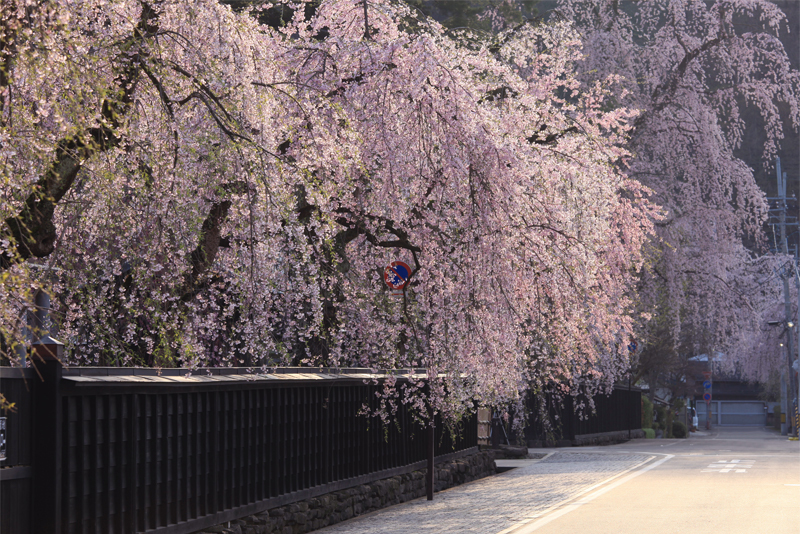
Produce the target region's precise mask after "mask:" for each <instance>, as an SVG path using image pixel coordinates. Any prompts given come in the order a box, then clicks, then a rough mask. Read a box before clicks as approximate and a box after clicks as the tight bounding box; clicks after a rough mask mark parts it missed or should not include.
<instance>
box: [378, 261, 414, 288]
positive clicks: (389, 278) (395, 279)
mask: <svg viewBox="0 0 800 534" xmlns="http://www.w3.org/2000/svg"><path fill="white" fill-rule="evenodd" d="M410 276H411V267H409V266H408V264H407V263H403V262H402V261H393V262H392V263H390V264H389V266H388V267H386V269H384V271H383V280H384V281H385V282H386V285H387V286H389V288H390V289H393V290H400V289H403V288H404V287H406V284H408V278H409V277H410Z"/></svg>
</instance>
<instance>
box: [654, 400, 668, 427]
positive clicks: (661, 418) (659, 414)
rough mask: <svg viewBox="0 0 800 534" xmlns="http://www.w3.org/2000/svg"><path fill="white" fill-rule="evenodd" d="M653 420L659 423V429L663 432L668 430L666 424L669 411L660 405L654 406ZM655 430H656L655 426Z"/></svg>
mask: <svg viewBox="0 0 800 534" xmlns="http://www.w3.org/2000/svg"><path fill="white" fill-rule="evenodd" d="M653 419H655V421H656V422H657V423H658V427H659V428H661V429H662V430H663V429H664V428H666V427H665V426H664V423H666V422H667V409H666V408H664V407H663V406H661V405H660V404H656V405H655V406H653ZM653 428H655V426H654V427H653Z"/></svg>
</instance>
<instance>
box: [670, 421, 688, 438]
mask: <svg viewBox="0 0 800 534" xmlns="http://www.w3.org/2000/svg"><path fill="white" fill-rule="evenodd" d="M672 437H673V438H685V437H686V425H684V424H683V423H682V422H680V421H673V422H672Z"/></svg>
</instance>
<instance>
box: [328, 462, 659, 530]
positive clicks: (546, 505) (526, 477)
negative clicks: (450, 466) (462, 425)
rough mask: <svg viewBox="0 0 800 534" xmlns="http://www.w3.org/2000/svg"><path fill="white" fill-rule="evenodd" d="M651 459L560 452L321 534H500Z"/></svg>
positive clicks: (341, 524)
mask: <svg viewBox="0 0 800 534" xmlns="http://www.w3.org/2000/svg"><path fill="white" fill-rule="evenodd" d="M650 458H653V456H650V455H646V454H634V453H624V454H613V453H590V452H574V453H573V452H556V453H555V454H553V455H552V456H550V457H548V458H545V459H544V460H541V461H532V462H531V463H528V464H526V465H524V466H523V467H518V468H516V469H513V470H511V471H507V472H505V473H501V474H499V475H496V476H493V477H488V478H484V479H481V480H476V481H475V482H470V483H468V484H464V485H462V486H457V487H455V488H451V489H449V490H446V491H443V492H440V493H436V494H435V495H434V496H433V501H430V502H429V501H427V500H425V498H422V499H416V500H414V501H410V502H407V503H404V504H399V505H396V506H392V507H389V508H386V509H384V510H379V511H377V512H373V513H370V514H367V515H364V516H361V517H357V518H354V519H351V520H349V521H345V522H343V523H339V524H337V525H333V526H330V527H327V528H324V529H320V530H318V531H316V532H318V533H320V534H367V533H369V534H373V533H381V534H408V533H412V532H413V533H418V532H431V533H434V532H435V533H436V534H445V533H459V534H462V533H476V534H477V533H480V534H497V533H500V532H502V531H503V530H506V529H508V528H509V527H512V526H513V525H515V524H517V523H519V522H520V521H523V520H525V519H526V518H531V517H536V516H538V515H541V514H543V513H544V512H546V511H547V510H549V509H550V508H552V507H554V506H557V505H558V504H560V503H562V502H564V501H566V500H569V499H571V498H573V497H576V496H577V495H579V494H581V493H583V492H585V491H586V490H588V489H589V488H591V487H593V486H595V485H596V484H598V483H600V482H603V481H604V480H607V479H609V478H611V477H613V476H615V475H618V474H620V473H622V472H624V471H626V470H628V469H631V468H633V467H635V466H637V465H639V464H641V463H643V462H645V461H647V460H648V459H650Z"/></svg>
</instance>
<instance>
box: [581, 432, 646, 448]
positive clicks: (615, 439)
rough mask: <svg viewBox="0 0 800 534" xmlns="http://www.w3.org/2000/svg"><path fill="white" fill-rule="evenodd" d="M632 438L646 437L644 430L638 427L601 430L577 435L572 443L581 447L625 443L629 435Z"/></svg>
mask: <svg viewBox="0 0 800 534" xmlns="http://www.w3.org/2000/svg"><path fill="white" fill-rule="evenodd" d="M629 435H630V438H631V439H642V438H644V430H642V429H641V428H637V429H634V430H631V431H630V433H629V431H628V430H617V431H616V432H601V433H599V434H582V435H579V436H575V440H574V441H573V442H572V445H574V446H576V447H580V446H583V445H611V444H612V443H624V442H626V441H628V439H629V438H628V436H629Z"/></svg>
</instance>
